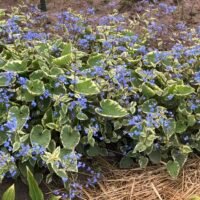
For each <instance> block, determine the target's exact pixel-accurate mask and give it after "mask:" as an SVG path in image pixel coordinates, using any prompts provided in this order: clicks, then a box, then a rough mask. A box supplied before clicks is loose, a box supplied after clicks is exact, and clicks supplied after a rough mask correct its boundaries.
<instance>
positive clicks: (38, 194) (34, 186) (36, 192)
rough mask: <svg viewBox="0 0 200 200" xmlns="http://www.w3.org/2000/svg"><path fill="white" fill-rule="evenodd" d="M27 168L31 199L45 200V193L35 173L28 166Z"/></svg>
mask: <svg viewBox="0 0 200 200" xmlns="http://www.w3.org/2000/svg"><path fill="white" fill-rule="evenodd" d="M26 170H27V181H28V186H29V196H30V198H31V200H44V195H43V193H42V191H41V190H40V188H39V186H38V183H37V182H36V180H35V178H34V177H33V174H32V173H31V171H30V170H29V168H28V167H27V168H26Z"/></svg>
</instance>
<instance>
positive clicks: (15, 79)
mask: <svg viewBox="0 0 200 200" xmlns="http://www.w3.org/2000/svg"><path fill="white" fill-rule="evenodd" d="M150 5H151V4H150ZM166 6H167V5H165V4H159V8H160V9H161V10H162V12H164V13H165V14H173V12H175V11H176V9H175V7H170V6H169V7H166ZM94 12H95V11H94V9H92V8H91V9H88V10H87V11H86V12H85V13H82V14H78V13H75V12H73V11H72V10H68V11H65V12H62V13H60V14H58V15H57V16H56V22H55V23H52V24H49V22H48V17H47V15H45V14H41V13H40V12H39V11H38V10H37V9H36V8H35V7H30V8H26V7H23V6H22V7H21V8H18V9H13V11H12V13H11V14H6V13H5V12H4V11H3V10H1V12H0V13H1V14H0V16H1V21H0V97H1V98H0V111H1V112H0V134H1V137H0V145H1V146H0V158H1V159H0V166H1V168H0V180H1V181H3V180H4V179H5V178H10V177H12V178H13V179H15V178H17V177H20V178H21V179H22V180H23V181H24V182H26V183H29V184H30V183H32V185H33V186H34V187H36V188H37V190H38V193H37V194H38V195H39V197H38V196H31V194H30V197H31V198H32V199H41V200H42V199H43V198H44V197H43V195H42V194H41V191H40V189H39V188H38V186H37V183H36V181H35V179H36V180H37V181H38V183H40V182H41V181H42V180H43V179H44V181H46V182H47V183H50V182H52V180H53V179H54V177H59V178H60V180H61V181H62V183H63V184H64V187H65V189H66V191H65V192H63V191H62V192H59V191H53V193H54V195H58V196H57V197H58V198H57V197H55V198H57V199H59V198H62V199H73V198H81V197H80V195H81V193H80V192H81V188H82V185H81V184H80V183H77V174H80V173H82V175H83V174H84V172H87V174H89V176H85V177H84V178H83V180H84V181H83V184H84V185H86V187H89V186H93V185H95V184H96V182H97V181H98V179H99V178H100V173H99V171H98V169H93V168H92V167H91V166H90V165H89V164H88V162H87V160H88V158H89V159H91V158H93V159H95V158H96V157H98V156H105V157H114V158H115V159H116V160H117V161H118V163H119V166H120V167H121V168H129V167H132V166H133V164H134V163H136V162H137V163H139V165H140V167H142V168H145V167H146V166H147V165H148V163H150V164H159V163H161V164H164V165H166V169H167V171H168V173H169V174H170V175H171V176H172V177H173V178H176V177H177V176H178V174H179V172H180V170H181V168H182V167H183V165H184V163H185V162H186V160H187V157H188V155H189V153H191V152H195V153H198V152H199V150H200V136H199V135H200V132H199V128H200V104H199V103H200V92H199V90H200V87H199V85H200V69H199V68H200V67H199V63H200V61H199V58H200V45H199V37H200V31H199V29H198V28H197V29H189V30H188V29H187V27H185V26H184V25H183V24H182V26H181V24H179V26H178V29H179V31H180V33H181V34H180V35H179V37H180V38H179V39H182V41H179V43H174V44H173V46H172V48H170V49H165V50H162V48H161V46H162V45H163V43H162V41H160V38H161V37H160V35H161V34H163V32H164V33H165V34H166V32H165V31H167V29H165V27H163V26H162V25H160V24H159V22H156V21H155V20H154V19H153V18H150V19H148V20H147V18H148V13H147V15H144V16H143V17H144V18H142V17H141V19H140V21H142V23H143V32H142V33H141V34H140V33H137V32H136V27H137V26H138V24H136V25H135V24H134V21H131V20H128V19H126V18H125V17H124V16H122V15H120V14H118V13H117V11H114V12H113V14H112V15H108V16H103V17H101V18H99V19H96V18H95V15H94ZM94 21H95V25H94ZM47 22H48V23H47ZM140 25H141V24H140ZM134 28H135V29H134ZM177 41H178V40H177ZM32 174H34V175H32ZM27 175H28V176H27ZM33 176H34V177H35V178H33ZM27 177H29V178H28V179H27ZM30 185H31V184H30ZM9 191H14V189H13V187H11V189H10V190H8V192H7V194H8V195H9V194H10V192H9ZM11 193H12V192H11ZM5 195H6V194H5ZM13 198H14V197H13ZM52 198H53V197H52Z"/></svg>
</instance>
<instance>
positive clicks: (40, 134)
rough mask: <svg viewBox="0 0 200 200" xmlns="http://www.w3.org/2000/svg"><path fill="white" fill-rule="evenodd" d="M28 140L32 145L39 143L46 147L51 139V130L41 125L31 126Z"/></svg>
mask: <svg viewBox="0 0 200 200" xmlns="http://www.w3.org/2000/svg"><path fill="white" fill-rule="evenodd" d="M30 140H31V144H32V145H35V144H36V145H40V146H42V147H45V148H47V147H48V146H49V143H50V140H51V131H50V130H48V129H45V130H43V127H42V126H41V125H36V126H34V127H33V128H32V130H31V133H30Z"/></svg>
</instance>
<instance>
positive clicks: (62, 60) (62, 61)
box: [52, 54, 73, 67]
mask: <svg viewBox="0 0 200 200" xmlns="http://www.w3.org/2000/svg"><path fill="white" fill-rule="evenodd" d="M72 59H73V57H72V54H67V55H64V56H61V57H59V58H54V59H53V61H52V63H53V64H55V65H58V66H61V67H63V66H65V65H68V64H70V63H71V62H72Z"/></svg>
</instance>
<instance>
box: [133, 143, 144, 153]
mask: <svg viewBox="0 0 200 200" xmlns="http://www.w3.org/2000/svg"><path fill="white" fill-rule="evenodd" d="M146 149H147V146H146V145H144V144H143V143H142V142H138V143H137V144H136V146H135V148H134V150H133V153H136V152H143V151H145V150H146Z"/></svg>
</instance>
